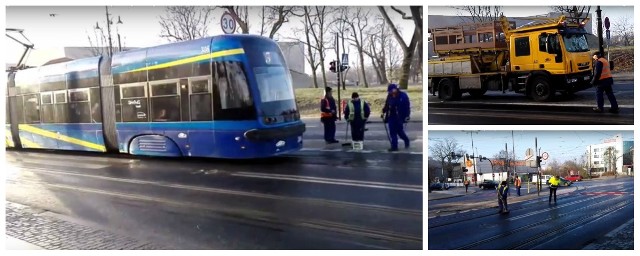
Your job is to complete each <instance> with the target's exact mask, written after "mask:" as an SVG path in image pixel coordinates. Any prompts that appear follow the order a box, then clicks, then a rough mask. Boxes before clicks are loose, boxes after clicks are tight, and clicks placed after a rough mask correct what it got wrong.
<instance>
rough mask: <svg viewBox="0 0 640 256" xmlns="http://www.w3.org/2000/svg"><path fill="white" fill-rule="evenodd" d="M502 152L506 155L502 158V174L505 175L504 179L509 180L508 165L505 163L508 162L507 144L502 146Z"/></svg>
mask: <svg viewBox="0 0 640 256" xmlns="http://www.w3.org/2000/svg"><path fill="white" fill-rule="evenodd" d="M504 152H505V153H506V154H507V155H506V156H505V157H504V173H505V175H507V177H506V179H507V180H508V179H509V169H508V167H509V164H508V163H507V161H509V151H508V150H507V143H505V144H504ZM500 176H502V173H500Z"/></svg>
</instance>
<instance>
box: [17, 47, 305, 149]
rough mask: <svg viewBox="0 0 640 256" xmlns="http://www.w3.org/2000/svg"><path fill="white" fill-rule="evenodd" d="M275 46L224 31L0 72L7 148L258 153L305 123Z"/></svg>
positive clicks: (298, 136)
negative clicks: (4, 88) (4, 89)
mask: <svg viewBox="0 0 640 256" xmlns="http://www.w3.org/2000/svg"><path fill="white" fill-rule="evenodd" d="M291 83H292V82H291V76H290V73H289V69H288V67H287V64H286V63H285V60H284V57H283V55H282V53H281V51H280V48H279V47H278V45H277V44H276V43H275V42H274V41H272V40H270V39H268V38H264V37H260V36H253V35H223V36H215V37H210V38H204V39H198V40H192V41H185V42H179V43H173V44H167V45H162V46H157V47H152V48H144V49H137V50H132V51H127V52H121V53H117V54H114V55H113V57H112V58H109V57H108V56H102V57H93V58H87V59H81V60H74V61H69V62H65V63H58V64H52V65H46V66H42V67H39V68H33V69H27V70H20V71H17V72H14V73H10V74H9V79H8V94H7V124H6V130H7V133H6V134H7V135H6V138H5V141H6V143H7V146H8V147H22V148H45V149H63V150H84V151H100V152H121V153H129V154H134V155H151V156H173V157H179V156H194V157H213V158H239V159H248V158H264V157H270V156H275V155H279V154H283V153H288V152H293V151H297V150H300V149H301V148H302V134H303V133H304V131H305V125H304V123H303V122H302V121H301V120H300V114H299V113H298V110H297V105H296V101H295V96H294V92H293V87H292V84H291Z"/></svg>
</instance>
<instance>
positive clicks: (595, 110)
mask: <svg viewBox="0 0 640 256" xmlns="http://www.w3.org/2000/svg"><path fill="white" fill-rule="evenodd" d="M593 112H596V113H602V109H601V108H593Z"/></svg>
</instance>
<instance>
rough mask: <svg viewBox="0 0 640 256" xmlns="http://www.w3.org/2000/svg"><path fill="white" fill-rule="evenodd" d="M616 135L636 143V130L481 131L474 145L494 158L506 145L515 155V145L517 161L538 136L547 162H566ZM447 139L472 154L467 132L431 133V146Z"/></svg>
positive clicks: (479, 152)
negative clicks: (547, 156)
mask: <svg viewBox="0 0 640 256" xmlns="http://www.w3.org/2000/svg"><path fill="white" fill-rule="evenodd" d="M616 135H622V139H623V140H624V141H633V131H514V132H513V137H512V136H511V131H477V133H475V132H474V133H473V146H475V147H476V148H477V151H476V152H477V154H478V155H482V156H486V157H489V158H491V157H493V156H494V155H495V154H497V153H499V152H500V150H504V144H505V143H507V149H508V150H509V152H511V151H512V148H513V144H514V142H515V152H516V158H518V159H524V155H525V152H526V150H527V149H528V148H535V139H536V137H537V138H538V147H539V148H541V149H542V152H547V153H548V154H549V159H548V161H546V162H550V161H553V160H554V159H555V160H558V162H559V163H562V162H564V161H566V160H574V159H577V160H580V157H581V156H582V155H583V154H584V153H585V152H586V150H587V147H588V146H589V145H592V144H600V143H603V140H605V139H609V138H613V137H614V136H616ZM447 137H450V138H454V139H456V141H457V142H458V144H459V145H461V147H462V150H465V151H466V152H467V153H469V154H471V153H472V150H471V134H470V133H469V132H465V131H459V130H458V131H429V145H432V144H437V143H438V142H439V141H441V140H442V139H444V138H447ZM620 153H622V152H620ZM543 163H544V161H543Z"/></svg>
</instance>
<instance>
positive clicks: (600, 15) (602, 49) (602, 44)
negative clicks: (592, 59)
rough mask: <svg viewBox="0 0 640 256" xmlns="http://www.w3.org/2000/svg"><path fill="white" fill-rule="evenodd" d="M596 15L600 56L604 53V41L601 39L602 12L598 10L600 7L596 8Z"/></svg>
mask: <svg viewBox="0 0 640 256" xmlns="http://www.w3.org/2000/svg"><path fill="white" fill-rule="evenodd" d="M596 15H597V20H598V50H599V51H600V54H603V53H604V43H603V41H604V39H603V38H602V10H600V6H599V5H598V6H596Z"/></svg>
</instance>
